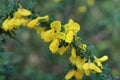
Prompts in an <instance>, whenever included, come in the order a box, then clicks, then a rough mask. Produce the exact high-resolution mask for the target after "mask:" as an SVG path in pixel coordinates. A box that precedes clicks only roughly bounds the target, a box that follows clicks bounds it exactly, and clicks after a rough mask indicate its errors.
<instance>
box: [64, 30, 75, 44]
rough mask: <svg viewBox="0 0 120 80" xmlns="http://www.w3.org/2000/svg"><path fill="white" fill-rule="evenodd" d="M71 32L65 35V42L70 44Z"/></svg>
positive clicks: (71, 39)
mask: <svg viewBox="0 0 120 80" xmlns="http://www.w3.org/2000/svg"><path fill="white" fill-rule="evenodd" d="M73 35H74V34H73V31H69V32H68V33H67V34H66V38H65V42H68V43H71V42H72V41H73Z"/></svg>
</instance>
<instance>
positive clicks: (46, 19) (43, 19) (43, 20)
mask: <svg viewBox="0 0 120 80" xmlns="http://www.w3.org/2000/svg"><path fill="white" fill-rule="evenodd" d="M38 19H39V20H40V21H41V22H46V21H49V16H48V15H46V16H44V17H38Z"/></svg>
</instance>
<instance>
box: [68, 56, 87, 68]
mask: <svg viewBox="0 0 120 80" xmlns="http://www.w3.org/2000/svg"><path fill="white" fill-rule="evenodd" d="M69 60H70V62H71V63H72V64H75V65H76V66H77V68H79V69H82V68H83V65H84V64H85V61H86V59H85V58H83V59H82V58H81V56H76V57H73V56H70V58H69Z"/></svg>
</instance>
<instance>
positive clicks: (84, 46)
mask: <svg viewBox="0 0 120 80" xmlns="http://www.w3.org/2000/svg"><path fill="white" fill-rule="evenodd" d="M79 48H81V49H83V50H84V51H85V52H86V48H87V45H86V44H80V45H79Z"/></svg>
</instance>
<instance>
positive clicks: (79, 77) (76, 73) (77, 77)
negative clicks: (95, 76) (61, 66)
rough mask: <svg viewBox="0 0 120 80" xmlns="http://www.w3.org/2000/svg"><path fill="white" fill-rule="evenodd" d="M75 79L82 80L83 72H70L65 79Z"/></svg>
mask: <svg viewBox="0 0 120 80" xmlns="http://www.w3.org/2000/svg"><path fill="white" fill-rule="evenodd" d="M73 76H74V77H75V78H76V79H78V80H80V79H82V77H83V72H82V71H81V70H74V69H72V70H70V71H69V72H68V73H67V74H66V75H65V79H66V80H69V79H71V78H72V77H73Z"/></svg>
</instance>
